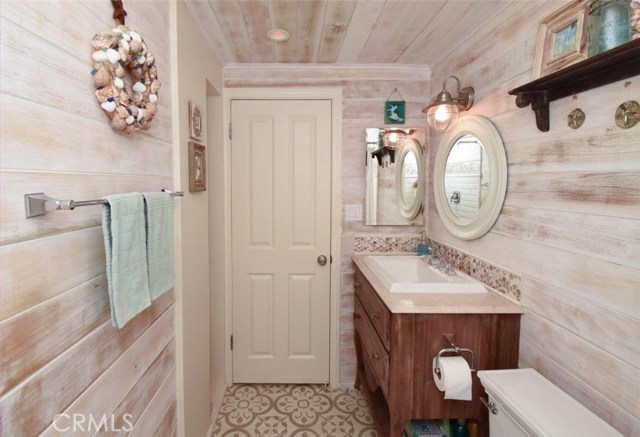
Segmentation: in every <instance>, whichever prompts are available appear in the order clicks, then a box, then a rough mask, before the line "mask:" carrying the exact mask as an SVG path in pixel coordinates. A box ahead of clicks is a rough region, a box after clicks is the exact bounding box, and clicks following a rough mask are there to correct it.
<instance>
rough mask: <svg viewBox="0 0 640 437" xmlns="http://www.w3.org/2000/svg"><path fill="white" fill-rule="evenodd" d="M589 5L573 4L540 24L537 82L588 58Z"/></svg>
mask: <svg viewBox="0 0 640 437" xmlns="http://www.w3.org/2000/svg"><path fill="white" fill-rule="evenodd" d="M588 17H589V1H588V0H573V1H572V2H570V3H569V4H568V5H566V6H564V7H562V8H561V9H558V10H557V11H555V12H554V13H553V14H551V15H549V16H548V17H546V18H545V19H544V20H542V23H540V27H539V29H538V40H537V42H536V55H535V60H534V63H533V80H535V79H538V78H540V77H542V76H546V75H548V74H551V73H553V72H555V71H558V70H560V69H562V68H564V67H566V66H568V65H571V64H575V63H576V62H579V61H582V60H583V59H586V58H587V22H588Z"/></svg>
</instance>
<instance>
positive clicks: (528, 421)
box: [478, 369, 622, 437]
mask: <svg viewBox="0 0 640 437" xmlns="http://www.w3.org/2000/svg"><path fill="white" fill-rule="evenodd" d="M478 378H480V381H481V382H482V385H483V386H484V388H485V390H486V391H487V393H488V394H489V396H491V398H492V400H493V401H494V402H496V403H497V404H499V406H498V414H500V409H501V408H502V409H504V410H505V412H506V413H507V414H509V415H510V416H512V417H513V418H514V419H515V420H517V422H518V423H519V424H520V425H521V426H524V427H525V428H526V429H528V430H530V431H531V433H532V434H533V435H537V436H541V437H542V436H549V437H552V436H565V435H575V436H586V435H594V436H595V435H597V436H622V434H620V433H619V432H618V431H616V430H615V429H613V428H612V427H611V426H610V425H609V424H608V423H606V422H605V421H604V420H602V419H600V418H599V417H598V416H596V415H595V414H594V413H593V412H591V411H590V410H588V409H587V408H586V407H585V406H583V405H582V404H581V403H579V402H578V401H576V400H575V399H573V398H572V397H571V396H569V395H568V394H567V393H565V392H564V391H562V390H560V389H559V388H558V387H557V386H555V385H554V384H553V383H551V381H549V380H548V379H546V378H545V377H544V376H542V375H540V374H539V373H538V372H536V371H535V370H534V369H508V370H481V371H479V372H478Z"/></svg>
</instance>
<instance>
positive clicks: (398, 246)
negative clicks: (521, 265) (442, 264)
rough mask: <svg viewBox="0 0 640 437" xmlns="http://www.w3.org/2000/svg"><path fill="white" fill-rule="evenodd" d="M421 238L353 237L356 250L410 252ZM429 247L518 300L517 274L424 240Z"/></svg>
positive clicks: (436, 253) (446, 246)
mask: <svg viewBox="0 0 640 437" xmlns="http://www.w3.org/2000/svg"><path fill="white" fill-rule="evenodd" d="M419 241H420V237H417V236H416V237H410V236H404V237H385V236H363V237H355V238H354V243H355V246H354V252H355V253H371V252H377V253H411V254H415V253H416V250H417V247H418V243H419ZM427 242H428V243H429V246H431V250H432V253H433V254H434V255H435V256H437V257H438V258H441V259H444V260H445V261H446V262H447V263H449V264H451V265H453V266H454V267H455V268H456V269H458V270H460V271H462V272H464V273H466V274H467V275H469V276H471V277H472V278H475V279H477V280H478V281H480V282H482V283H483V284H486V285H488V286H489V287H491V288H493V289H494V290H496V291H498V292H500V293H503V294H505V295H507V296H509V297H511V298H512V299H515V300H517V301H520V296H521V292H520V276H518V275H517V274H515V273H513V272H511V271H509V270H506V269H504V268H502V267H499V266H497V265H495V264H491V263H489V262H487V261H485V260H483V259H480V258H476V257H475V256H473V255H470V254H468V253H466V252H462V251H461V250H459V249H456V248H454V247H451V246H449V245H446V244H443V243H440V242H438V241H435V240H432V239H430V238H428V239H427Z"/></svg>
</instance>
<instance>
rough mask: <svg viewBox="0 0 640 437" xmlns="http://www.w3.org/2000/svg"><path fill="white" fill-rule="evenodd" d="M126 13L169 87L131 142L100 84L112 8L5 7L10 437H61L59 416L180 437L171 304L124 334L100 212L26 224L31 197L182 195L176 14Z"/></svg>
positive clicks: (3, 309) (2, 231) (0, 394)
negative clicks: (96, 79)
mask: <svg viewBox="0 0 640 437" xmlns="http://www.w3.org/2000/svg"><path fill="white" fill-rule="evenodd" d="M125 7H126V9H127V12H128V13H129V15H128V17H127V24H128V25H130V26H132V27H133V28H134V29H136V30H137V31H139V32H140V33H141V34H142V35H143V37H144V38H145V40H146V42H147V44H148V46H149V49H150V51H152V52H153V53H154V54H156V56H157V59H158V63H159V64H158V67H159V77H160V79H161V81H162V88H161V90H160V100H159V105H160V108H159V111H158V115H157V116H156V118H155V119H154V121H153V122H152V128H151V130H149V131H147V132H138V133H136V134H135V135H133V136H131V137H125V136H122V135H119V134H116V133H115V132H114V131H113V130H112V129H111V127H110V125H109V120H108V118H107V117H106V115H105V114H104V113H103V111H102V109H100V107H99V105H98V103H97V101H96V98H95V96H94V91H95V89H94V86H93V81H92V77H91V74H90V71H91V68H92V65H91V61H90V59H91V48H90V42H91V38H92V37H93V35H94V34H95V33H97V32H99V31H101V30H103V29H108V28H112V27H113V26H114V22H113V19H112V18H111V15H112V13H113V8H112V6H111V3H110V2H108V1H102V2H96V1H88V0H87V1H74V2H66V1H55V0H50V1H18V0H8V1H3V2H2V3H1V4H0V8H1V9H0V20H1V22H0V27H1V28H2V34H1V36H0V38H1V52H0V56H1V59H0V69H1V74H2V79H1V82H0V83H1V96H0V105H1V109H0V115H1V121H0V124H1V125H2V131H1V140H0V143H1V154H2V161H1V172H0V176H1V181H0V190H1V193H0V195H1V200H2V205H1V208H0V256H1V258H0V261H1V263H2V267H1V273H0V286H1V290H0V416H1V417H2V421H1V424H2V425H1V427H2V428H1V430H0V434H2V435H7V436H9V435H11V436H21V435H25V436H26V435H28V436H32V435H38V434H40V433H43V432H44V434H46V435H52V434H56V430H55V429H53V427H52V426H51V425H52V420H53V419H54V417H55V415H56V414H59V413H67V414H71V415H72V414H75V413H84V414H92V415H93V416H94V417H95V418H96V419H97V420H100V418H101V417H102V416H103V415H110V414H114V416H115V424H116V426H118V427H122V426H126V423H125V422H124V418H125V417H124V415H125V414H131V415H132V416H130V418H129V421H130V422H133V424H134V425H133V426H134V432H135V431H140V433H141V434H140V435H150V434H149V432H150V433H153V432H155V431H156V430H157V431H158V432H160V433H161V434H162V435H171V434H172V432H173V430H174V429H175V418H176V414H175V410H176V403H175V374H174V367H175V345H174V315H173V301H174V298H173V292H168V293H166V294H165V295H163V296H162V297H161V298H159V299H158V300H157V301H156V302H155V303H154V304H153V305H152V307H150V308H149V309H147V310H146V311H145V312H144V313H143V314H141V315H140V316H138V317H136V318H135V319H134V320H133V321H131V322H130V323H129V324H128V325H127V326H126V327H125V328H124V329H123V330H117V329H115V328H113V327H112V326H111V322H110V318H109V317H110V315H109V301H108V292H107V282H106V277H105V273H104V272H105V261H104V244H103V241H102V231H101V228H100V225H101V219H100V214H101V211H100V207H86V208H81V209H77V210H75V211H70V212H56V213H53V214H50V215H48V216H46V217H39V218H35V219H30V220H26V219H25V218H24V202H23V197H22V196H23V194H25V193H33V192H39V191H44V192H46V193H47V194H49V195H52V196H55V197H58V198H64V199H75V200H86V199H94V198H100V197H102V196H105V195H108V194H113V193H121V192H129V191H157V190H159V189H160V188H161V187H163V186H167V187H171V186H172V181H173V170H172V143H171V137H172V125H171V98H170V96H171V77H170V69H169V62H170V60H169V53H170V50H169V44H170V41H169V2H168V1H156V2H154V3H153V7H150V4H149V3H148V2H133V1H132V2H127V4H126V5H125ZM127 417H129V416H127ZM60 423H61V424H62V425H68V424H69V422H66V423H65V422H60Z"/></svg>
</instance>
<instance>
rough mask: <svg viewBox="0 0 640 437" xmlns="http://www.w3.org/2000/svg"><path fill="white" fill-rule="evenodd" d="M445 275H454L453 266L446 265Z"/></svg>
mask: <svg viewBox="0 0 640 437" xmlns="http://www.w3.org/2000/svg"><path fill="white" fill-rule="evenodd" d="M447 275H449V276H455V275H456V269H454V268H453V266H451V265H450V266H448V267H447Z"/></svg>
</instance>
